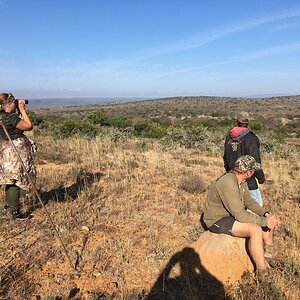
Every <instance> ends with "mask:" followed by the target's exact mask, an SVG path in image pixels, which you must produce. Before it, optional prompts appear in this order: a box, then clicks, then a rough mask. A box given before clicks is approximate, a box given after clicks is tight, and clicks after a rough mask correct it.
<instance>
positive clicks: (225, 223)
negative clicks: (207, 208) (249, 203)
mask: <svg viewBox="0 0 300 300" xmlns="http://www.w3.org/2000/svg"><path fill="white" fill-rule="evenodd" d="M234 221H235V219H234V218H233V217H232V216H228V217H223V218H221V219H220V220H218V221H217V222H215V223H214V224H213V225H212V226H210V227H209V228H208V230H209V231H210V232H213V233H225V234H228V235H232V232H231V230H232V227H233V223H234Z"/></svg>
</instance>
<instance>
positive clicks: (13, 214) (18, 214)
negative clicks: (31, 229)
mask: <svg viewBox="0 0 300 300" xmlns="http://www.w3.org/2000/svg"><path fill="white" fill-rule="evenodd" d="M29 217H30V216H29V214H24V213H21V212H20V210H19V209H18V210H14V211H12V212H11V218H12V220H18V221H24V220H27V219H29Z"/></svg>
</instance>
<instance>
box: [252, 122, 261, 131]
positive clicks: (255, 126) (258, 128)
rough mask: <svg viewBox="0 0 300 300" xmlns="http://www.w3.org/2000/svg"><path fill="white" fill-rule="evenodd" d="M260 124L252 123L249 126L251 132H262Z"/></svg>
mask: <svg viewBox="0 0 300 300" xmlns="http://www.w3.org/2000/svg"><path fill="white" fill-rule="evenodd" d="M262 127H263V126H262V124H261V123H253V124H251V129H252V130H257V131H259V130H262Z"/></svg>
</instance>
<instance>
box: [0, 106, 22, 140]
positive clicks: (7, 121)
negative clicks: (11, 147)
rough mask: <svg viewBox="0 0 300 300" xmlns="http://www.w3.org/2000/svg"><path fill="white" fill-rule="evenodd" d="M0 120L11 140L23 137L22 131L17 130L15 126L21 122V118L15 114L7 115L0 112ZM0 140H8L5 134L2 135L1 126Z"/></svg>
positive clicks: (0, 127) (0, 128)
mask: <svg viewBox="0 0 300 300" xmlns="http://www.w3.org/2000/svg"><path fill="white" fill-rule="evenodd" d="M0 119H1V120H2V122H3V124H4V126H5V128H6V130H7V132H8V134H9V136H10V138H11V139H12V140H14V139H17V138H20V137H24V136H25V135H24V134H23V131H22V130H20V129H17V128H16V126H17V125H18V124H19V122H20V121H21V118H20V116H19V115H18V114H16V113H7V112H0ZM0 139H1V140H8V138H7V136H6V134H5V133H4V131H3V129H2V126H1V125H0Z"/></svg>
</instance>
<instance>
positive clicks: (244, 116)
mask: <svg viewBox="0 0 300 300" xmlns="http://www.w3.org/2000/svg"><path fill="white" fill-rule="evenodd" d="M236 120H237V121H238V122H240V123H245V124H248V123H249V120H250V115H249V113H247V112H246V111H241V112H240V113H238V114H237V116H236Z"/></svg>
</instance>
